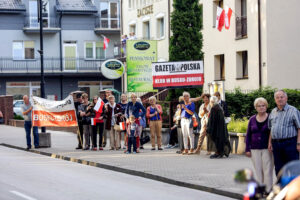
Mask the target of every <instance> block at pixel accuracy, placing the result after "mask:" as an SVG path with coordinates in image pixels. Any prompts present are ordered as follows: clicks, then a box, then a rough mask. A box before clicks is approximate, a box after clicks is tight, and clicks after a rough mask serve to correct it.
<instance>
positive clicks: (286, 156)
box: [272, 137, 299, 175]
mask: <svg viewBox="0 0 300 200" xmlns="http://www.w3.org/2000/svg"><path fill="white" fill-rule="evenodd" d="M272 147H273V155H274V164H275V172H276V175H278V173H279V171H280V169H281V168H282V167H283V166H284V165H285V164H286V163H288V162H290V161H292V160H299V152H298V150H297V137H294V138H291V139H287V140H283V141H277V140H272Z"/></svg>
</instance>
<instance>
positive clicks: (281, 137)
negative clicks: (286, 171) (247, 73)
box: [268, 90, 300, 175]
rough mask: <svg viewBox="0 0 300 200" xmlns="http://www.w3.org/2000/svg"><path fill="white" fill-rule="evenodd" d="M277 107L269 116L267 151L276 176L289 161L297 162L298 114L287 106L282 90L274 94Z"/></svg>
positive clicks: (299, 126) (299, 117)
mask: <svg viewBox="0 0 300 200" xmlns="http://www.w3.org/2000/svg"><path fill="white" fill-rule="evenodd" d="M274 98H275V102H276V105H277V107H276V108H274V109H273V110H272V112H271V114H270V116H269V121H268V125H269V129H270V130H271V134H270V138H269V151H273V155H274V164H275V171H276V175H277V174H278V173H279V171H280V169H281V168H282V167H283V166H284V165H285V164H286V163H288V162H289V161H292V160H299V151H300V112H299V110H298V109H297V108H295V107H293V106H291V105H288V104H287V99H288V97H287V94H286V93H285V92H284V91H283V90H279V91H277V92H275V93H274Z"/></svg>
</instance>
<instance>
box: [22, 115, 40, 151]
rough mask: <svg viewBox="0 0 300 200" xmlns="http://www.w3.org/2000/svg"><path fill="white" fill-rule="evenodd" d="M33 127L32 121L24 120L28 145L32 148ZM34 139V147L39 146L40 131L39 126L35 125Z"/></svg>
mask: <svg viewBox="0 0 300 200" xmlns="http://www.w3.org/2000/svg"><path fill="white" fill-rule="evenodd" d="M31 127H32V123H31V121H25V122H24V128H25V131H26V141H27V147H28V148H31ZM33 139H34V147H38V146H39V133H38V127H37V126H34V127H33Z"/></svg>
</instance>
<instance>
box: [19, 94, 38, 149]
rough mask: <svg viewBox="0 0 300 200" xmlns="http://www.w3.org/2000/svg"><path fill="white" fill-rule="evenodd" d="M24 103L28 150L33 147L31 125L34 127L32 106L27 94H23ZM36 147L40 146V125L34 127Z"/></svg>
mask: <svg viewBox="0 0 300 200" xmlns="http://www.w3.org/2000/svg"><path fill="white" fill-rule="evenodd" d="M23 101H24V104H23V105H22V111H23V117H24V120H25V122H24V128H25V131H26V141H27V150H29V149H31V127H32V120H31V119H32V117H31V116H32V112H31V111H32V106H31V103H30V101H29V98H28V96H27V95H24V96H23ZM33 137H34V147H35V148H36V149H37V148H39V134H38V127H36V126H34V127H33Z"/></svg>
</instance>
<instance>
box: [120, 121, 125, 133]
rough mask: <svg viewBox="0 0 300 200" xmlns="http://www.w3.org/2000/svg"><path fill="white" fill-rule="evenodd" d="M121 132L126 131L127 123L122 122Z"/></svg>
mask: <svg viewBox="0 0 300 200" xmlns="http://www.w3.org/2000/svg"><path fill="white" fill-rule="evenodd" d="M120 130H121V131H125V122H120Z"/></svg>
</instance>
